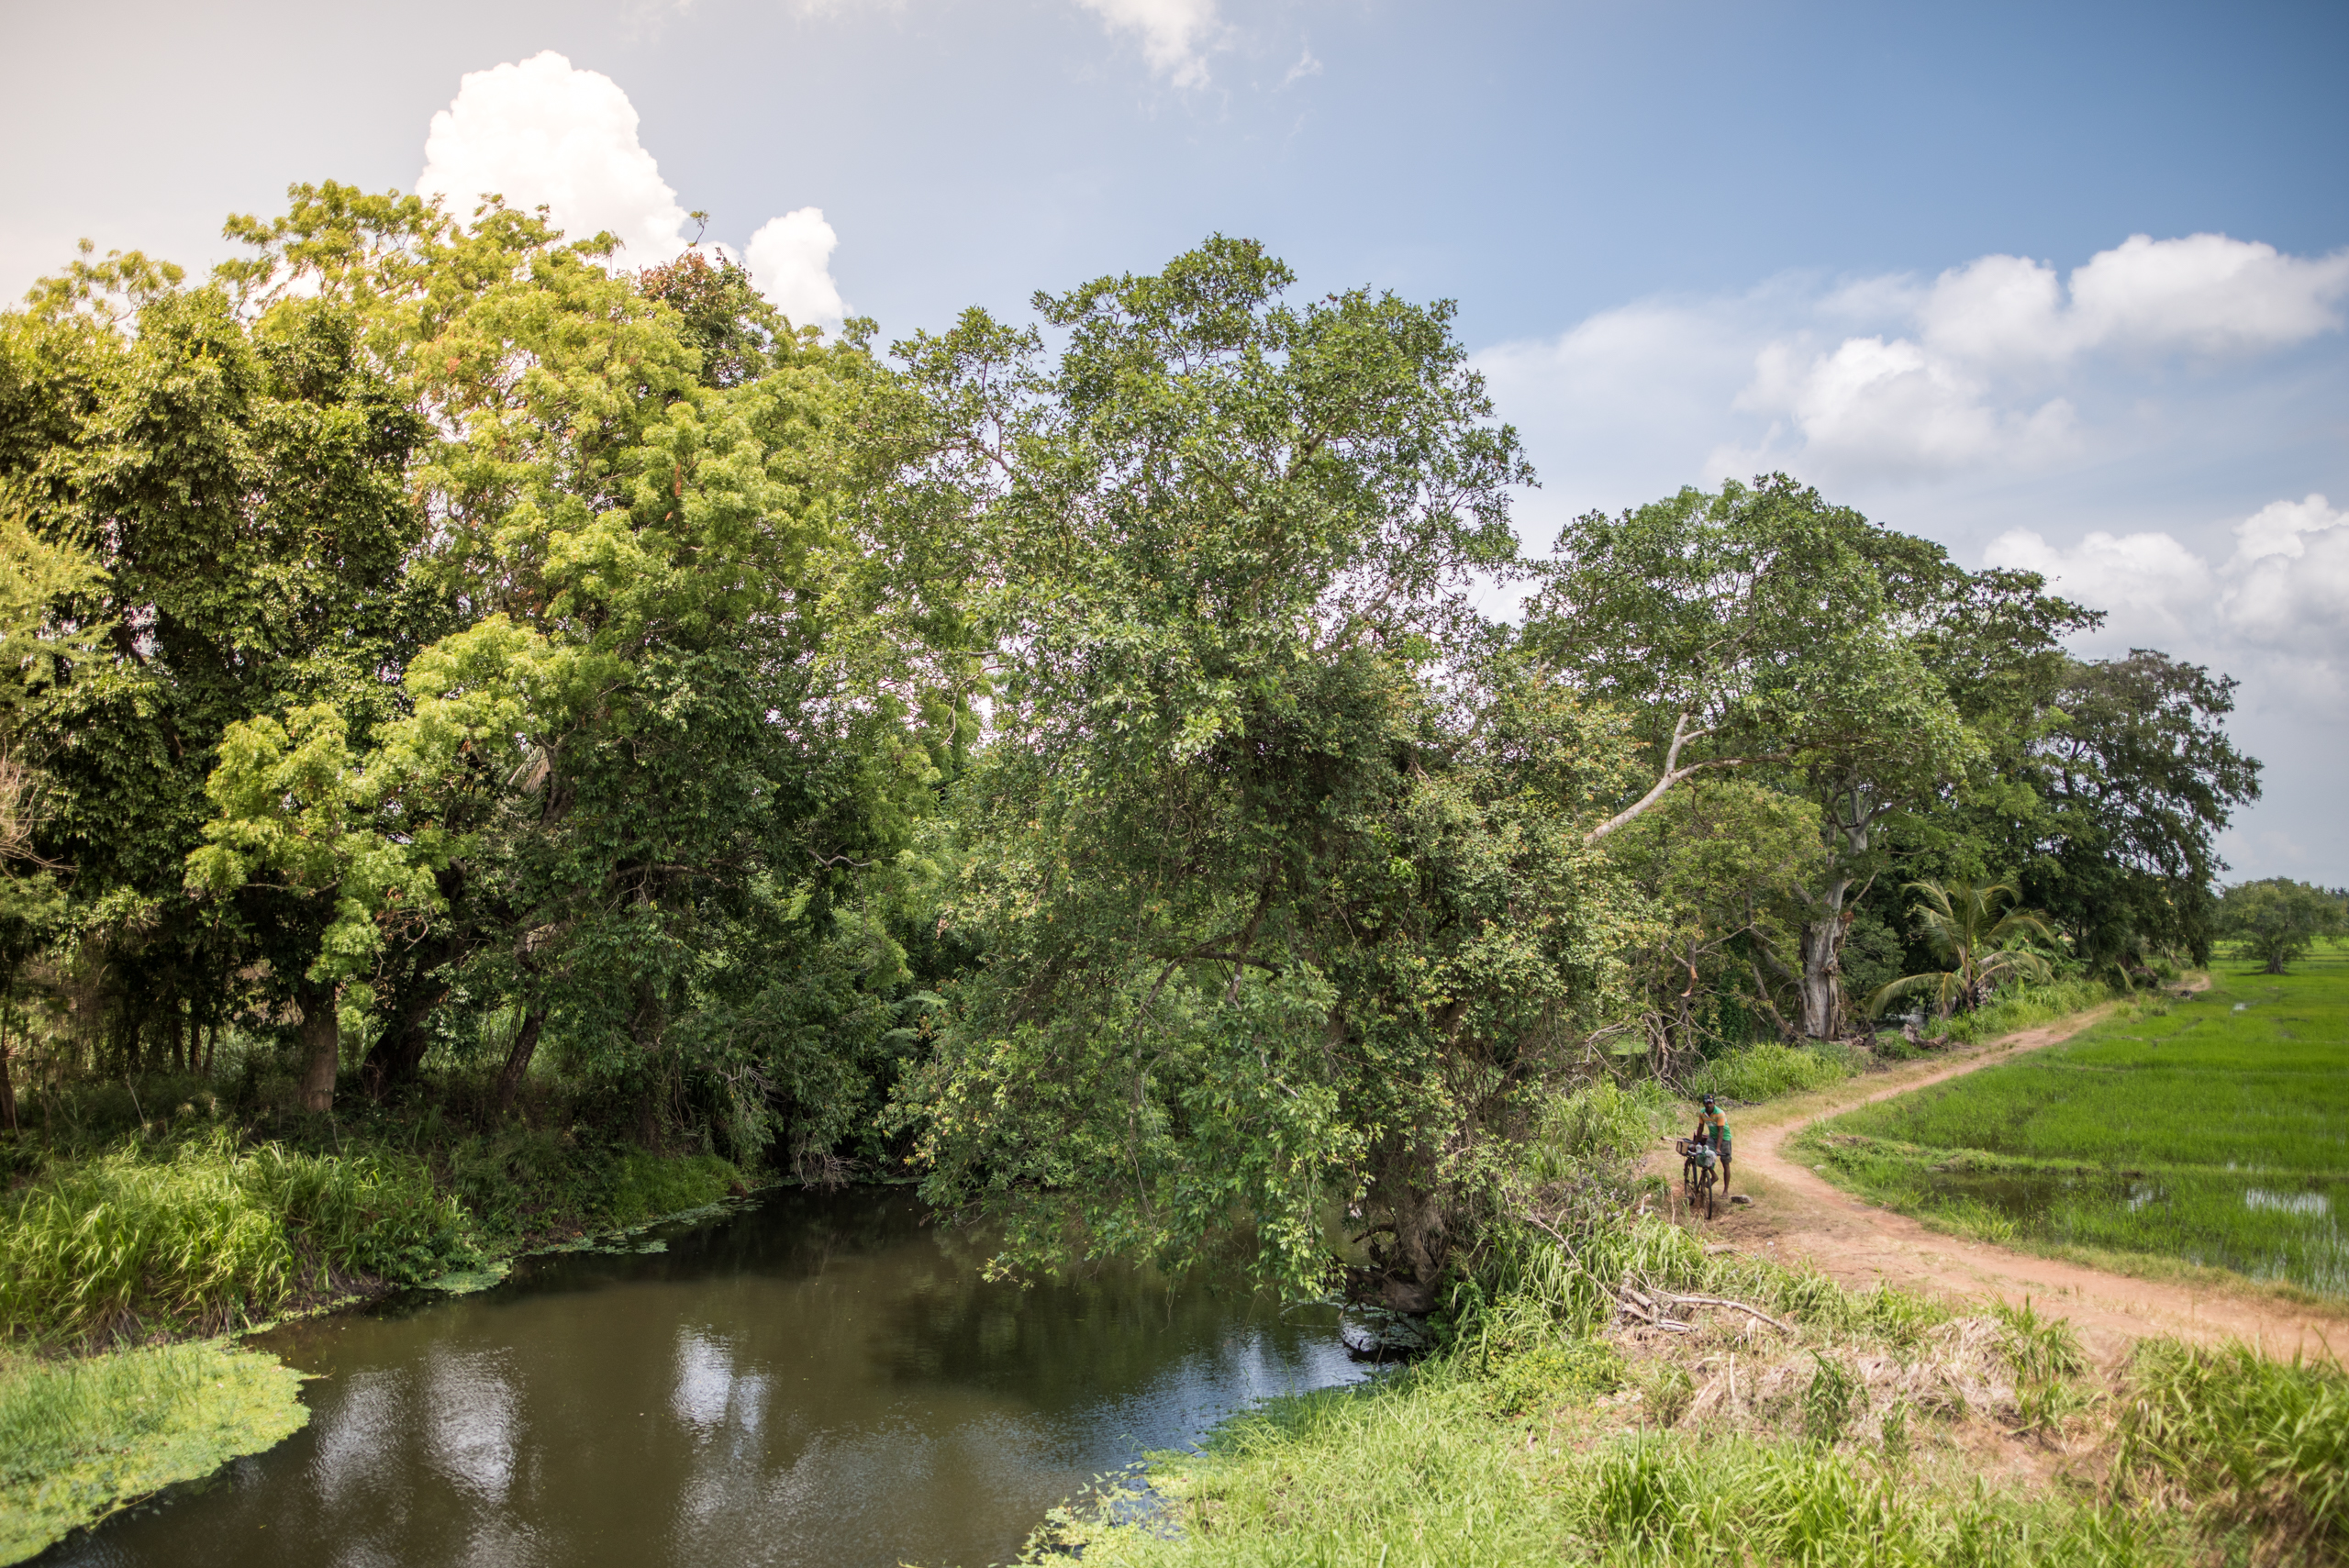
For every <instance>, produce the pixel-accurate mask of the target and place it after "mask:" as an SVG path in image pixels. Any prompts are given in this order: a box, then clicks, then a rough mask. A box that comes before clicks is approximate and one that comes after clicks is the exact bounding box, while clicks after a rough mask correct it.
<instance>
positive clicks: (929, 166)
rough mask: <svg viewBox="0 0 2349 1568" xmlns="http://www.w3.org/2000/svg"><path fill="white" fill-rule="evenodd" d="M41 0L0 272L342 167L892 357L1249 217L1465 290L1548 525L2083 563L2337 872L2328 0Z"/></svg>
mask: <svg viewBox="0 0 2349 1568" xmlns="http://www.w3.org/2000/svg"><path fill="white" fill-rule="evenodd" d="M12 9H17V11H18V14H17V15H13V16H12V17H10V20H9V32H10V38H11V48H10V50H8V51H7V55H6V60H5V61H0V126H5V128H6V133H7V143H6V145H7V146H8V147H9V149H10V150H11V153H12V156H11V157H10V158H9V159H8V160H7V161H6V166H5V167H0V201H5V203H6V206H5V210H6V213H7V215H8V216H7V221H6V224H5V225H0V289H6V290H7V291H9V292H11V293H13V292H15V291H16V290H17V289H19V288H21V287H23V286H24V285H25V284H28V283H29V282H30V281H31V279H32V278H33V277H34V276H36V275H37V274H38V273H39V272H41V271H43V270H45V269H47V268H49V267H50V266H53V265H55V264H56V262H57V261H60V260H61V259H62V258H63V257H64V256H66V255H67V254H68V253H70V250H71V247H72V243H73V241H74V240H75V239H77V238H79V237H81V236H83V235H87V236H89V237H91V238H92V239H95V240H96V241H97V242H98V244H99V245H100V246H101V248H105V247H109V246H125V247H128V246H134V245H136V246H140V247H143V248H146V249H148V250H150V251H157V252H161V253H162V254H165V255H168V256H171V257H173V258H174V259H177V260H180V261H185V262H189V263H192V264H200V263H202V262H205V261H210V260H213V259H215V258H217V256H219V255H220V254H222V253H223V247H222V246H221V244H220V242H219V240H218V239H217V230H218V225H219V220H220V217H221V216H222V215H223V214H224V213H225V212H227V211H228V210H231V209H236V210H260V211H266V210H269V209H270V208H272V207H273V206H274V205H275V204H276V203H277V202H278V201H279V200H280V199H281V195H282V192H283V190H284V185H285V184H286V183H288V182H289V181H292V180H295V179H313V178H323V177H329V176H331V177H334V178H339V179H344V180H351V181H356V182H359V183H364V184H367V185H370V186H374V187H379V188H381V187H391V186H397V187H400V188H403V189H406V188H410V187H413V186H415V185H416V184H417V181H418V179H419V176H420V175H428V177H432V178H439V179H440V180H442V181H443V182H444V183H446V184H447V186H448V188H451V189H460V190H462V189H465V188H466V187H467V186H468V185H471V186H472V188H474V189H478V188H480V187H479V185H478V184H473V182H476V181H483V180H488V179H492V178H495V180H496V181H497V183H498V185H499V187H500V188H504V189H506V191H507V195H511V196H516V197H518V199H550V200H555V201H556V203H557V206H558V216H562V207H563V205H564V203H566V202H568V203H570V204H571V205H572V206H575V207H577V208H578V209H579V214H580V218H581V221H582V222H584V221H585V220H586V219H589V218H593V219H595V220H596V222H598V223H614V224H619V223H622V222H629V223H635V224H636V225H637V226H638V230H639V231H640V232H641V234H642V235H643V236H644V238H642V239H640V241H639V243H638V245H637V246H636V247H634V248H633V250H632V254H634V253H635V252H638V251H641V252H646V253H645V254H643V256H642V259H643V260H648V261H649V260H654V259H658V258H657V257H656V256H654V255H652V254H650V252H651V251H652V250H658V249H659V247H660V246H661V245H662V243H664V239H663V237H664V236H668V237H672V238H674V235H675V233H676V232H677V223H678V218H677V214H678V213H679V212H680V210H681V209H682V208H703V209H707V210H708V211H709V212H710V213H711V214H712V215H713V217H712V222H711V226H710V237H711V238H712V239H717V240H720V241H723V242H725V243H727V244H729V245H730V246H732V247H734V248H736V249H737V250H747V252H748V254H749V256H750V259H751V263H752V265H753V267H754V269H757V270H759V271H760V272H761V277H762V281H763V283H767V282H770V281H771V282H772V286H771V289H770V292H772V293H774V294H776V295H777V297H778V298H779V299H784V300H787V301H789V302H790V303H789V304H787V305H786V308H795V309H796V311H797V313H799V314H801V315H805V316H811V317H823V316H826V315H829V314H831V313H834V312H836V311H838V310H839V309H841V308H846V309H852V310H854V311H856V312H858V313H860V314H866V315H871V316H874V317H877V318H879V320H880V321H881V323H882V327H883V332H884V335H885V338H886V337H891V336H896V335H901V334H902V333H904V332H906V331H907V330H909V329H911V328H916V327H922V326H936V325H939V324H941V323H942V322H944V321H945V320H946V319H948V318H949V317H950V316H951V315H952V312H953V311H955V310H956V309H958V308H960V307H961V306H963V305H966V304H969V303H973V302H978V303H984V304H986V305H988V306H992V307H995V308H996V309H998V310H1003V311H1017V310H1018V309H1019V307H1020V306H1021V303H1022V302H1023V301H1024V300H1025V298H1026V296H1027V295H1029V293H1030V292H1031V291H1032V290H1034V289H1036V288H1039V287H1062V286H1065V285H1068V284H1073V283H1075V282H1077V281H1080V280H1082V279H1084V278H1085V277H1088V276H1091V275H1094V274H1097V273H1099V272H1112V271H1124V270H1135V269H1145V268H1148V267H1150V266H1151V265H1152V264H1154V263H1155V262H1157V261H1162V260H1163V259H1164V258H1165V257H1166V256H1167V255H1169V254H1171V253H1173V252H1174V251H1175V250H1180V249H1182V248H1184V247H1186V246H1187V245H1189V244H1191V243H1193V242H1195V241H1196V240H1197V239H1199V238H1201V237H1202V236H1204V235H1205V234H1207V233H1208V232H1210V231H1214V230H1223V231H1225V232H1230V233H1245V234H1250V235H1254V236H1257V237H1259V238H1262V239H1265V240H1266V241H1268V242H1269V243H1270V244H1271V245H1272V246H1273V247H1274V248H1275V250H1277V251H1278V252H1279V253H1281V254H1282V255H1284V256H1286V258H1287V259H1288V260H1289V261H1291V262H1292V264H1294V265H1295V266H1296V267H1297V270H1298V271H1299V272H1300V273H1301V274H1302V278H1303V285H1304V286H1305V287H1306V288H1308V289H1311V290H1314V291H1316V292H1319V291H1320V290H1324V289H1328V288H1332V287H1338V286H1343V285H1347V284H1363V283H1368V284H1378V285H1383V286H1388V287H1393V288H1395V289H1397V290H1399V291H1401V292H1403V293H1405V294H1407V295H1414V296H1417V297H1422V298H1426V297H1450V298H1454V299H1456V300H1458V301H1459V303H1460V326H1461V331H1462V334H1463V336H1464V339H1466V340H1467V341H1468V343H1469V344H1470V345H1471V346H1472V347H1473V348H1474V349H1475V350H1477V351H1478V354H1479V356H1480V362H1482V364H1483V365H1484V366H1485V368H1486V370H1487V371H1488V372H1489V373H1491V375H1492V378H1493V384H1494V387H1495V390H1496V393H1497V395H1498V397H1499V399H1500V402H1501V409H1502V413H1503V414H1504V416H1505V417H1508V418H1510V419H1512V420H1513V421H1515V422H1516V423H1518V424H1519V425H1520V428H1522V429H1523V430H1524V431H1525V433H1526V436H1527V439H1528V441H1529V444H1530V446H1531V450H1532V453H1533V456H1534V458H1535V460H1536V462H1537V463H1538V464H1539V466H1540V467H1541V469H1542V475H1543V487H1542V490H1541V491H1540V492H1538V493H1537V494H1535V495H1530V496H1529V497H1527V499H1526V502H1525V504H1524V506H1522V507H1521V509H1520V518H1521V522H1522V524H1523V527H1524V530H1525V532H1526V534H1527V538H1528V542H1529V544H1530V545H1531V546H1532V547H1533V548H1536V549H1541V548H1542V547H1544V546H1546V544H1547V542H1548V539H1549V538H1550V536H1551V535H1552V534H1553V532H1554V529H1555V526H1556V523H1557V522H1558V521H1559V520H1560V519H1561V518H1562V517H1564V516H1567V515H1571V514H1572V513H1574V512H1577V511H1580V510H1583V509H1585V508H1586V507H1589V506H1609V507H1613V506H1622V505H1627V504H1631V503H1634V502H1637V501H1640V500H1642V499H1647V498H1651V497H1653V496H1655V495H1664V494H1668V493H1669V492H1671V491H1672V490H1673V489H1675V488H1676V487H1677V486H1678V485H1680V484H1684V483H1705V482H1709V481H1711V480H1714V479H1717V478H1719V477H1720V476H1721V475H1723V474H1726V473H1750V472H1753V471H1754V470H1755V469H1758V468H1764V467H1774V468H1775V467H1783V468H1786V469H1787V470H1788V471H1789V472H1792V473H1797V474H1798V475H1800V476H1801V477H1804V478H1806V479H1809V480H1810V481H1812V482H1813V483H1816V484H1820V486H1821V487H1822V488H1823V489H1825V490H1826V491H1827V492H1828V493H1829V494H1830V495H1831V496H1833V497H1835V498H1837V499H1840V500H1846V501H1849V502H1851V503H1853V504H1854V505H1857V506H1862V507H1864V508H1865V509H1866V510H1867V511H1868V512H1869V513H1870V514H1871V515H1872V516H1875V517H1878V518H1880V519H1881V520H1883V521H1885V522H1887V523H1888V524H1890V525H1891V526H1894V527H1898V528H1908V529H1910V530H1912V531H1916V532H1920V533H1924V534H1927V535H1930V536H1932V537H1933V538H1936V539H1941V540H1943V542H1944V543H1946V544H1948V545H1949V546H1950V548H1951V549H1952V550H1954V552H1955V553H1956V554H1957V556H1958V558H1959V559H1960V560H1961V561H1962V562H1965V563H1966V564H1969V565H1974V564H1980V563H1982V562H1984V561H1986V560H1988V561H1998V562H2008V563H2017V564H2030V565H2034V566H2037V567H2039V568H2041V569H2043V570H2047V571H2050V572H2052V573H2056V574H2057V575H2058V577H2059V580H2060V581H2061V582H2062V583H2063V584H2065V586H2066V587H2067V589H2069V590H2070V591H2072V592H2074V593H2076V594H2077V595H2082V596H2084V597H2087V598H2088V599H2090V600H2091V601H2093V602H2097V603H2100V604H2102V605H2104V606H2107V607H2108V608H2110V610H2111V611H2112V612H2113V621H2112V624H2111V627H2110V629H2109V631H2108V633H2107V634H2106V635H2105V636H2104V637H2103V638H2101V639H2099V640H2098V641H2097V642H2095V643H2093V644H2091V645H2089V648H2090V651H2117V650H2118V649H2121V648H2124V647H2126V646H2127V645H2129V644H2130V643H2131V642H2150V643H2152V644H2154V645H2155V646H2160V647H2163V648H2165V649H2166V650H2168V651H2171V652H2173V653H2177V654H2180V655H2183V656H2188V657H2192V658H2195V659H2198V660H2202V661H2206V662H2212V663H2215V664H2217V665H2219V666H2220V667H2221V668H2224V669H2227V670H2229V671H2231V672H2232V673H2236V674H2237V675H2239V676H2241V677H2242V678H2243V681H2244V688H2243V706H2242V709H2241V712H2240V715H2239V718H2238V721H2237V723H2236V726H2235V728H2236V730H2237V733H2238V735H2239V737H2240V738H2241V739H2242V740H2243V742H2244V743H2245V744H2246V745H2247V746H2248V747H2249V748H2250V749H2251V750H2253V751H2254V752H2255V753H2257V754H2258V755H2260V756H2262V757H2263V758H2266V760H2267V761H2268V762H2269V764H2270V771H2269V775H2268V784H2269V788H2268V795H2267V798H2266V800H2265V801H2263V802H2262V803H2261V804H2260V805H2259V806H2255V807H2254V808H2253V809H2252V810H2251V811H2249V812H2247V813H2245V814H2244V816H2243V817H2242V819H2241V821H2240V823H2239V825H2238V828H2237V829H2236V830H2235V832H2234V833H2233V834H2232V835H2231V837H2230V839H2229V840H2228V850H2229V852H2230V855H2231V858H2232V860H2233V862H2235V865H2236V868H2237V871H2238V873H2243V874H2272V873H2281V874H2291V875H2299V876H2305V877H2309V878H2311V879H2315V880H2321V881H2325V882H2330V883H2334V884H2339V883H2344V882H2349V819H2344V814H2343V811H2342V810H2341V808H2340V806H2339V803H2338V795H2339V787H2338V781H2339V780H2340V778H2341V776H2342V774H2343V770H2344V769H2349V339H2344V334H2343V317H2344V314H2349V249H2344V248H2349V178H2344V175H2343V170H2344V168H2349V159H2344V156H2343V155H2344V153H2349V122H2344V120H2343V117H2342V115H2341V114H2340V112H2339V76H2340V72H2341V67H2342V64H2343V61H2349V7H2344V6H2340V5H2337V4H2328V5H2302V6H2258V5H2237V6H2199V7H2181V6H2143V5H2140V6H2127V7H2122V6H2051V5H2039V6H1984V5H1976V6H1963V7H1953V6H1941V7H1924V6H1881V5H1877V6H1824V5H1813V6H1776V7H1765V6H1751V5H1727V4H1720V5H1648V6H1620V5H1618V6H1521V7H1520V6H1423V5H1401V4H1360V3H1350V4H1339V3H1329V4H1316V3H1307V0H1300V3H1297V4H1266V5H1249V4H1245V3H1243V0H1008V3H1002V4H980V3H976V0H901V3H899V4H896V5H888V4H874V3H868V0H818V3H814V4H806V3H795V0H691V3H690V4H686V5H678V4H675V3H674V0H670V3H668V4H656V3H654V0H615V3H613V4H608V5H601V6H598V5H596V4H592V3H586V4H571V5H565V6H553V5H543V6H541V5H497V4H468V5H462V6H461V5H453V4H436V3H430V0H427V3H424V4H416V5H409V6H403V7H401V8H399V10H398V11H397V12H396V13H387V12H384V11H382V10H380V9H372V8H371V9H367V10H361V9H359V8H349V9H347V10H338V9H333V8H328V7H320V6H315V5H305V6H295V5H290V4H279V5H265V4H227V5H214V6H203V7H187V6H161V5H152V4H146V5H136V4H134V5H108V4H105V3H98V4H84V5H83V6H77V7H72V8H65V7H50V8H45V9H43V10H40V11H38V12H34V11H30V10H28V9H23V8H12ZM549 51H551V52H552V54H553V55H555V56H559V57H561V58H560V60H552V61H551V60H548V59H546V58H545V57H546V56H547V55H548V53H549ZM526 61H529V62H533V63H531V64H529V65H527V66H526V65H524V63H523V62H526ZM501 66H507V67H518V68H519V69H511V70H507V71H506V72H503V73H499V72H496V71H495V68H497V67H501ZM479 72H487V73H489V74H486V75H481V76H476V77H474V78H473V80H472V81H470V82H468V81H467V80H466V78H467V76H468V73H479ZM590 73H593V74H590ZM461 88H462V93H461ZM444 113H445V114H447V115H449V116H450V117H449V119H448V120H446V121H445V122H444V124H443V128H442V131H441V132H440V134H439V135H438V136H437V138H436V139H435V140H434V141H433V143H432V146H433V149H434V150H433V152H432V154H431V156H430V158H429V160H428V154H427V138H428V135H430V134H433V123H434V117H435V115H436V114H444ZM534 137H535V138H536V139H537V141H536V142H533V143H532V145H531V146H525V145H523V143H524V142H528V141H530V139H532V138H534ZM533 146H535V147H537V148H538V150H536V151H533V150H532V147H533ZM550 148H551V149H552V150H551V151H550V150H549V149H550ZM565 159H568V160H569V161H568V162H565V161H564V160H565ZM429 171H438V174H437V175H429V173H428V172H429ZM533 181H538V182H541V183H544V182H552V183H551V185H550V186H549V188H548V189H547V190H544V191H536V192H534V191H531V190H529V189H528V188H527V187H529V185H530V184H531V183H532V182H533ZM770 220H780V221H775V222H773V223H772V224H771V221H770ZM2132 237H2143V239H2134V240H2132Z"/></svg>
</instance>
